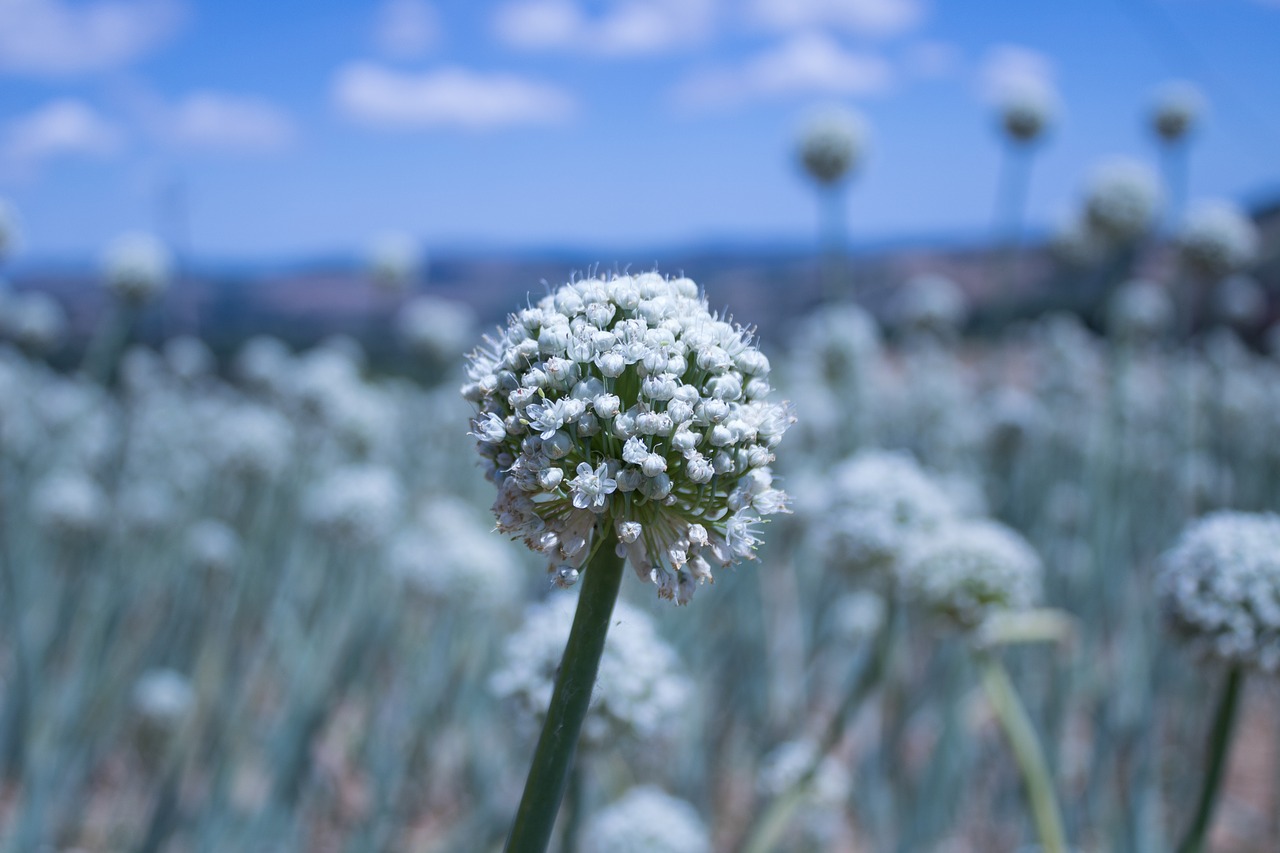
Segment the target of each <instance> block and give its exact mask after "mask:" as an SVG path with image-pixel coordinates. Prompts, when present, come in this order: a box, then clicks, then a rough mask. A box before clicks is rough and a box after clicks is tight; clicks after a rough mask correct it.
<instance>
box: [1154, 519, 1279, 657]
mask: <svg viewBox="0 0 1280 853" xmlns="http://www.w3.org/2000/svg"><path fill="white" fill-rule="evenodd" d="M1156 588H1157V591H1158V592H1159V595H1160V601H1161V603H1162V604H1163V606H1164V610H1165V614H1166V616H1167V618H1168V620H1169V623H1170V624H1171V625H1172V626H1173V628H1174V630H1175V631H1177V632H1178V633H1179V634H1181V635H1182V636H1184V637H1185V638H1186V639H1187V640H1188V641H1189V642H1190V644H1191V645H1192V647H1193V648H1194V649H1195V650H1196V651H1198V652H1199V653H1201V654H1203V655H1205V656H1207V657H1210V658H1216V659H1218V660H1220V661H1222V662H1224V663H1229V664H1242V665H1245V666H1249V667H1256V668H1258V669H1262V670H1264V671H1267V672H1276V671H1278V670H1280V516H1276V515H1273V514H1271V513H1244V512H1217V513H1214V514H1212V515H1208V516H1205V517H1204V518H1201V519H1198V520H1196V521H1193V522H1192V523H1191V524H1190V525H1188V526H1187V527H1186V529H1184V530H1183V532H1182V534H1181V536H1179V537H1178V541H1177V542H1176V543H1175V544H1174V546H1173V548H1172V549H1170V550H1169V552H1168V553H1166V554H1165V555H1164V557H1163V559H1162V561H1161V570H1160V575H1159V577H1158V579H1157V582H1156Z"/></svg>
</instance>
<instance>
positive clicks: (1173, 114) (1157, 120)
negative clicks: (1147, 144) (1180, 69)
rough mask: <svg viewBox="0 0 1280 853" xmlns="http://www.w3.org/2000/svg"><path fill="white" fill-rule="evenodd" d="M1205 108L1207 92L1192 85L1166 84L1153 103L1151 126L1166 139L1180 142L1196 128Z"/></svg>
mask: <svg viewBox="0 0 1280 853" xmlns="http://www.w3.org/2000/svg"><path fill="white" fill-rule="evenodd" d="M1204 107H1205V102H1204V95H1202V94H1201V93H1200V90H1199V89H1197V88H1196V87H1195V86H1193V85H1192V84H1190V83H1185V82H1182V81H1176V82H1173V83H1167V84H1165V85H1164V86H1162V87H1161V88H1160V90H1159V91H1158V92H1156V97H1155V102H1154V103H1153V104H1152V106H1151V129H1152V130H1154V131H1155V132H1156V135H1157V136H1159V137H1160V138H1161V139H1162V140H1164V141H1165V142H1178V141H1180V140H1181V139H1183V138H1184V137H1186V136H1187V134H1189V133H1190V132H1191V131H1193V130H1194V129H1195V126H1196V124H1197V123H1198V122H1199V120H1200V115H1201V114H1202V113H1203V112H1204Z"/></svg>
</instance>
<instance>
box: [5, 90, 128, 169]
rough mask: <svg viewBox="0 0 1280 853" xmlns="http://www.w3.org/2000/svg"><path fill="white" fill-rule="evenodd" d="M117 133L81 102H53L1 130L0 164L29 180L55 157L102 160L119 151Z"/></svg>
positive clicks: (114, 128)
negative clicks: (82, 157)
mask: <svg viewBox="0 0 1280 853" xmlns="http://www.w3.org/2000/svg"><path fill="white" fill-rule="evenodd" d="M122 138H123V137H122V134H121V132H120V130H119V129H118V128H117V127H116V126H115V125H113V124H111V123H110V122H108V121H107V120H106V119H104V118H102V117H101V116H100V115H98V114H97V113H96V112H95V111H94V110H93V109H92V108H90V107H89V106H88V105H87V104H85V103H84V102H82V101H76V100H71V99H64V100H59V101H53V102H52V103H49V104H46V105H45V106H43V107H40V108H39V109H37V110H35V111H34V112H32V113H28V114H27V115H24V116H20V117H18V118H16V119H14V120H12V121H11V122H9V123H8V124H7V125H5V127H4V131H3V134H2V135H0V165H2V166H3V167H4V171H5V172H6V173H13V174H16V175H19V176H25V177H29V176H30V175H31V174H33V173H34V172H35V171H36V170H37V169H38V168H39V167H40V166H41V165H42V164H43V163H44V162H45V161H46V160H49V159H51V158H54V157H59V156H89V157H106V156H109V155H111V154H114V153H115V152H116V151H118V150H119V149H120V145H121V142H122Z"/></svg>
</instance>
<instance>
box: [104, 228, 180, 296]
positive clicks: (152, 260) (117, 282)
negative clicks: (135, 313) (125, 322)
mask: <svg viewBox="0 0 1280 853" xmlns="http://www.w3.org/2000/svg"><path fill="white" fill-rule="evenodd" d="M171 265H172V264H171V261H170V258H169V251H168V250H167V249H166V248H165V247H164V244H163V243H161V242H160V241H159V240H158V239H156V238H155V237H153V236H152V235H150V234H142V233H135V234H124V235H122V236H120V237H117V238H116V239H115V241H114V242H112V243H111V245H110V246H109V247H108V248H107V253H106V256H105V257H104V259H103V270H104V274H105V278H106V284H107V287H108V289H110V290H111V292H112V293H114V294H115V295H116V297H117V298H119V299H120V300H121V301H123V302H127V303H130V304H135V305H136V304H140V303H142V302H147V301H148V300H151V299H154V298H155V297H157V296H159V295H160V294H161V293H162V292H163V291H164V289H165V288H166V287H168V285H169V275H170V269H171Z"/></svg>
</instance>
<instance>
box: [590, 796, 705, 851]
mask: <svg viewBox="0 0 1280 853" xmlns="http://www.w3.org/2000/svg"><path fill="white" fill-rule="evenodd" d="M584 841H585V843H584V844H583V849H585V850H591V851H593V853H711V849H712V848H711V834H710V833H709V832H708V831H707V827H706V825H705V824H704V823H703V822H702V819H701V818H700V817H698V812H697V810H696V809H694V807H693V806H692V805H690V804H689V803H687V802H685V801H684V800H679V799H676V798H675V797H672V796H671V795H670V794H667V793H666V792H664V791H662V790H661V789H659V788H656V787H654V786H652V785H644V786H641V787H637V788H632V789H631V790H630V791H628V792H627V793H626V794H624V795H623V797H622V798H621V799H619V800H618V801H617V802H614V803H612V804H610V805H609V806H607V807H605V808H603V809H601V810H600V811H599V812H597V813H596V814H595V815H593V816H592V817H591V820H590V821H589V822H588V823H587V826H586V829H585V833H584Z"/></svg>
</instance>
